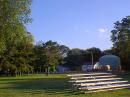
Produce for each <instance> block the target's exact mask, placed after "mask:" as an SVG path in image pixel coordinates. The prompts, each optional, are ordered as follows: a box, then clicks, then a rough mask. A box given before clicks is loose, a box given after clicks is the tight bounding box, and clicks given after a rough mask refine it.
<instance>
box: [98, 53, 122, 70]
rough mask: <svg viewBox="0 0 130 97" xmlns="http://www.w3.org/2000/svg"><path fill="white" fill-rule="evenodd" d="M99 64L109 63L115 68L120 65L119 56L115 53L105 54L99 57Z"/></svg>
mask: <svg viewBox="0 0 130 97" xmlns="http://www.w3.org/2000/svg"><path fill="white" fill-rule="evenodd" d="M99 63H100V65H111V66H112V68H117V67H118V66H119V65H120V58H119V57H118V56H115V55H105V56H102V57H101V58H100V59H99Z"/></svg>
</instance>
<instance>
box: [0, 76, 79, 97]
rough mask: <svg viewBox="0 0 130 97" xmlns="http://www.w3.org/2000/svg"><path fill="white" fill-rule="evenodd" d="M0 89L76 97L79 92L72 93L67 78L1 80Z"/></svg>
mask: <svg viewBox="0 0 130 97" xmlns="http://www.w3.org/2000/svg"><path fill="white" fill-rule="evenodd" d="M3 82H4V84H5V85H2V86H0V89H10V90H12V89H15V90H26V91H25V92H26V93H31V94H32V95H33V94H40V93H46V94H48V95H55V94H63V95H66V96H67V95H77V94H80V93H81V92H79V91H72V89H71V84H70V83H69V82H68V79H67V78H37V79H36V78H35V79H5V80H4V79H2V80H0V84H3Z"/></svg>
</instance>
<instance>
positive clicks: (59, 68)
mask: <svg viewBox="0 0 130 97" xmlns="http://www.w3.org/2000/svg"><path fill="white" fill-rule="evenodd" d="M56 71H57V72H58V73H65V72H69V71H70V68H69V67H64V66H62V65H57V66H56Z"/></svg>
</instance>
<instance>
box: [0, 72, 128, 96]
mask: <svg viewBox="0 0 130 97" xmlns="http://www.w3.org/2000/svg"><path fill="white" fill-rule="evenodd" d="M118 75H119V76H121V77H123V78H124V79H125V80H129V81H130V73H120V74H118ZM68 80H69V79H68V78H67V77H66V75H65V74H52V75H49V76H46V75H44V74H38V75H29V76H22V77H0V97H130V89H123V90H116V91H108V92H100V93H93V94H83V93H80V92H76V91H75V92H74V91H72V90H71V84H69V83H68Z"/></svg>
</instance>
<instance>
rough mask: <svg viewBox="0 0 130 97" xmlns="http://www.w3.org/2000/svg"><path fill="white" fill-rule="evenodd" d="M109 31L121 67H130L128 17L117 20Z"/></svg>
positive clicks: (129, 23) (129, 20)
mask: <svg viewBox="0 0 130 97" xmlns="http://www.w3.org/2000/svg"><path fill="white" fill-rule="evenodd" d="M111 33H112V35H111V40H112V42H113V51H114V53H115V54H116V55H118V56H120V58H121V62H122V64H121V65H122V67H123V69H130V61H129V58H130V17H125V18H123V19H122V20H121V21H117V22H116V23H115V26H114V29H113V30H112V31H111Z"/></svg>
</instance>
